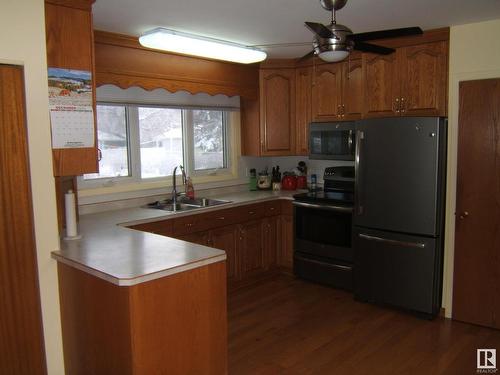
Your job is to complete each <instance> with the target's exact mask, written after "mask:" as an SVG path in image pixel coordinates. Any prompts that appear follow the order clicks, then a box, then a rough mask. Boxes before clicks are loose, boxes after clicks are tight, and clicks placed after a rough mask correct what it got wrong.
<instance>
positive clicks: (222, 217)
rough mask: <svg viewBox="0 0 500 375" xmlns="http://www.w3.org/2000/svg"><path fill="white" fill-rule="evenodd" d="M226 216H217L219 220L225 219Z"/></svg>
mask: <svg viewBox="0 0 500 375" xmlns="http://www.w3.org/2000/svg"><path fill="white" fill-rule="evenodd" d="M225 219H226V218H225V217H224V216H220V217H218V218H217V220H225Z"/></svg>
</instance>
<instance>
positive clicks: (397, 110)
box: [395, 98, 399, 113]
mask: <svg viewBox="0 0 500 375" xmlns="http://www.w3.org/2000/svg"><path fill="white" fill-rule="evenodd" d="M395 112H396V113H399V98H396V111H395Z"/></svg>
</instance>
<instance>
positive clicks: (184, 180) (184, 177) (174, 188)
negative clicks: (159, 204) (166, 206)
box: [172, 165, 186, 210]
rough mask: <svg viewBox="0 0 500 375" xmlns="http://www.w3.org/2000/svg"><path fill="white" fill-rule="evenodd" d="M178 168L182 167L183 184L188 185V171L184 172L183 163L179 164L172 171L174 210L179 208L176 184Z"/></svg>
mask: <svg viewBox="0 0 500 375" xmlns="http://www.w3.org/2000/svg"><path fill="white" fill-rule="evenodd" d="M177 168H180V170H181V172H182V184H183V185H186V173H185V172H184V167H183V166H182V165H178V166H176V167H175V168H174V171H173V172H172V185H173V186H172V206H173V208H174V210H176V209H177V196H178V195H179V194H178V193H177V186H176V181H175V180H176V173H177Z"/></svg>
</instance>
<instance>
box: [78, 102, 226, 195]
mask: <svg viewBox="0 0 500 375" xmlns="http://www.w3.org/2000/svg"><path fill="white" fill-rule="evenodd" d="M228 114H229V112H228V111H226V110H221V109H218V108H197V109H192V108H177V107H166V106H156V105H155V106H153V105H151V106H149V105H132V104H114V103H98V104H97V134H98V147H99V149H100V152H101V155H102V158H101V160H100V162H99V173H93V174H86V175H84V176H83V178H80V179H79V185H80V186H81V187H83V188H92V187H100V186H112V185H114V184H117V183H127V182H147V181H155V180H161V179H166V178H168V177H169V176H171V175H172V170H173V169H174V167H175V166H177V165H179V164H182V165H184V167H185V169H186V172H187V174H188V175H189V176H211V177H213V179H217V178H216V177H217V176H221V175H222V176H223V175H228V174H230V173H231V170H230V164H231V160H230V152H229V151H230V150H229V147H230V137H229V133H230V129H229V120H228V119H229V117H230V116H229V115H228Z"/></svg>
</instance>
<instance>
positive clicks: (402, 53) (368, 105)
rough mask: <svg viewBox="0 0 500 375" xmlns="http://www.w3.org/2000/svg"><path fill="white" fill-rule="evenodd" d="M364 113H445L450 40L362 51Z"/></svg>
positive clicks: (385, 115) (365, 114)
mask: <svg viewBox="0 0 500 375" xmlns="http://www.w3.org/2000/svg"><path fill="white" fill-rule="evenodd" d="M363 81H364V86H365V89H364V97H365V100H364V116H365V117H388V116H446V114H447V109H446V102H447V92H448V42H446V41H438V42H432V43H423V44H418V45H413V46H406V47H401V48H398V49H397V50H396V52H395V53H392V54H390V55H385V56H384V55H373V54H363Z"/></svg>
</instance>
